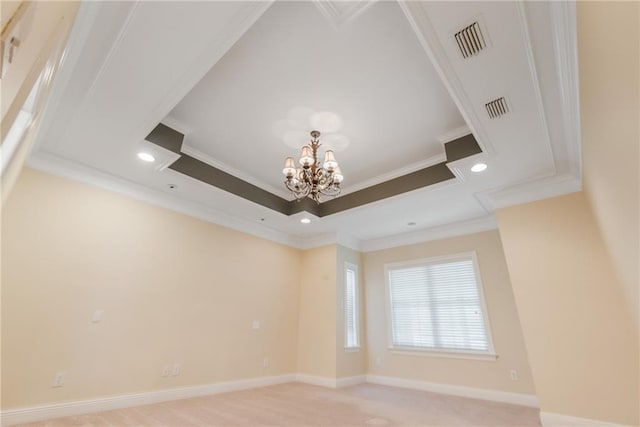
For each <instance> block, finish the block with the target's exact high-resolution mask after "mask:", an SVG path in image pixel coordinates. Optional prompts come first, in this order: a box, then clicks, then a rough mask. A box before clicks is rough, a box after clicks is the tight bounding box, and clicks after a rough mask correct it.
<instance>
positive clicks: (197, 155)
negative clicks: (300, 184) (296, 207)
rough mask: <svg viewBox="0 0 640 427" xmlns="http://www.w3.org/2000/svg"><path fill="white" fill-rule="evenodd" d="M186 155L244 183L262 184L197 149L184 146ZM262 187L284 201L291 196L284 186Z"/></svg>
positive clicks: (263, 185)
mask: <svg viewBox="0 0 640 427" xmlns="http://www.w3.org/2000/svg"><path fill="white" fill-rule="evenodd" d="M181 151H182V152H183V153H184V154H187V155H188V156H191V157H193V158H194V159H198V160H200V161H201V162H204V163H207V164H209V165H211V166H213V167H215V168H217V169H220V170H221V171H224V172H226V173H228V174H230V175H233V176H235V177H236V178H240V179H241V180H243V181H246V182H260V180H258V179H257V178H255V177H253V176H251V175H249V174H247V173H245V172H242V171H240V170H238V169H236V168H233V167H231V166H229V165H227V164H226V163H222V162H221V161H219V160H216V159H214V158H213V157H211V156H210V155H208V154H205V153H203V152H202V151H200V150H198V149H197V148H193V147H190V146H188V145H182V150H181ZM260 187H262V188H263V189H265V190H267V191H268V192H270V193H273V194H275V195H276V196H279V197H282V198H283V199H286V198H288V197H289V196H290V194H288V193H287V192H286V191H285V189H284V186H283V188H276V187H274V186H273V185H269V184H266V183H264V182H260Z"/></svg>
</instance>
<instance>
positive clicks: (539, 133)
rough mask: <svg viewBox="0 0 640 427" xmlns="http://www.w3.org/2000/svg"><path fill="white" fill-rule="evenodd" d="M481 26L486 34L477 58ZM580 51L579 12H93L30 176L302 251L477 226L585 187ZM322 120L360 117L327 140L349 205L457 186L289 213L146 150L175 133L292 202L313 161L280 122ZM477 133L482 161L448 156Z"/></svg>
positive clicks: (358, 8)
mask: <svg viewBox="0 0 640 427" xmlns="http://www.w3.org/2000/svg"><path fill="white" fill-rule="evenodd" d="M178 16H179V17H180V19H176V17H178ZM466 28H468V29H469V30H466V31H467V32H468V34H471V35H473V34H476V32H478V31H479V32H480V34H481V35H482V37H484V38H485V39H484V41H483V44H482V46H480V48H478V49H477V50H478V51H477V52H472V53H471V54H469V52H467V54H464V52H462V51H461V47H460V38H459V37H458V38H456V34H467V33H466V32H464V33H460V31H461V30H464V29H466ZM467 42H468V40H467ZM468 47H469V46H467V48H468ZM477 47H478V46H476V47H474V49H476V48H477ZM576 52H577V50H576V41H575V5H572V4H569V3H564V2H560V3H552V2H529V3H518V2H469V3H464V2H420V1H411V2H391V1H388V2H387V1H385V2H345V3H343V2H327V1H321V0H319V1H316V2H286V1H282V2H280V1H276V2H274V3H269V2H233V1H228V2H225V1H219V2H186V3H185V2H177V1H167V2H85V3H83V4H82V6H81V8H80V11H79V14H78V18H77V20H76V23H75V26H74V30H73V32H72V35H71V38H70V41H69V44H68V46H67V54H66V60H65V62H64V63H63V64H62V67H61V68H60V72H59V73H58V76H57V78H56V80H55V82H54V86H53V90H52V93H51V97H50V101H49V103H48V105H47V108H46V110H45V112H44V114H43V116H42V126H41V130H40V132H39V133H38V135H37V138H36V142H35V148H34V150H33V152H32V153H31V155H30V159H29V164H30V165H31V166H32V167H36V168H39V169H42V170H46V171H49V172H52V173H56V174H59V175H63V176H67V177H70V178H73V179H78V180H81V181H84V182H88V183H90V184H92V185H98V186H100V187H103V188H107V189H110V190H114V191H118V192H121V193H124V194H127V195H129V196H132V197H136V198H138V199H141V200H144V201H147V202H150V203H155V204H158V205H160V206H164V207H167V208H169V209H173V210H176V211H179V212H183V213H186V214H189V215H193V216H196V217H199V218H202V219H205V220H207V221H212V222H215V223H218V224H222V225H225V226H229V227H232V228H235V229H238V230H242V231H245V232H249V233H252V234H255V235H259V236H262V237H266V238H269V239H272V240H276V241H280V242H283V243H286V244H290V245H293V246H297V247H310V246H314V245H317V244H324V243H329V242H336V241H338V242H341V243H344V244H349V245H350V246H352V247H359V248H363V249H365V250H367V249H375V248H380V247H385V245H391V244H400V243H402V242H412V241H415V239H429V238H437V237H443V236H444V235H450V234H456V233H458V234H459V233H462V232H470V231H478V230H481V229H487V228H491V227H495V221H494V220H493V217H492V214H493V211H494V209H495V208H496V207H501V206H508V205H511V204H514V203H522V202H526V201H531V200H536V199H539V198H544V197H550V196H554V195H559V194H563V193H566V192H570V191H576V190H578V189H579V188H580V185H581V171H580V149H579V111H578V105H579V103H578V98H577V93H578V91H577V81H578V79H577V65H576V64H577V61H576ZM496 107H499V112H500V114H495V112H496V111H497V110H495V108H496ZM492 109H493V110H494V111H493V114H492ZM322 111H330V112H333V113H336V114H339V115H340V117H341V118H342V120H343V123H344V125H343V127H342V128H341V129H340V131H339V133H340V134H341V135H342V136H344V137H346V138H347V139H348V144H346V143H345V140H344V139H342V140H340V139H336V138H334V139H333V142H332V140H331V135H323V137H325V136H326V139H327V146H330V145H331V143H333V144H335V145H336V146H335V148H336V150H337V153H336V155H337V158H338V160H339V162H340V164H341V167H342V170H343V173H344V175H345V187H346V188H345V189H346V193H348V194H347V195H346V196H344V197H345V200H346V198H347V197H350V196H351V195H352V194H353V195H354V196H355V195H357V194H358V191H359V190H362V189H363V188H366V187H370V186H372V185H375V184H379V183H381V182H387V181H389V180H393V179H394V178H397V177H398V176H406V175H407V174H410V173H412V172H415V171H418V170H422V169H424V168H427V167H429V166H433V165H436V164H439V163H442V164H443V165H445V167H446V168H447V169H448V171H450V172H447V173H450V174H451V176H453V178H451V179H447V180H445V181H443V182H440V183H438V184H435V185H431V186H426V187H420V186H416V187H415V189H413V190H412V191H408V192H400V193H395V195H391V196H390V197H387V198H384V199H382V200H378V201H374V202H371V203H367V204H362V205H357V206H355V207H353V208H350V209H346V210H341V211H338V212H336V213H334V214H331V215H325V216H323V215H322V214H320V213H318V212H315V213H316V215H314V214H313V212H311V214H310V213H308V212H304V211H301V212H299V213H297V214H294V215H286V214H283V213H282V212H278V211H276V210H273V209H270V208H268V207H265V206H263V205H260V204H259V203H255V202H252V201H250V200H246V199H245V198H243V197H240V196H238V195H237V194H233V193H232V192H229V191H225V190H224V189H221V188H218V187H216V186H214V185H209V184H207V183H206V182H203V181H202V180H199V179H194V178H192V177H190V176H188V175H186V174H184V173H179V172H177V171H176V170H174V169H172V168H171V167H170V166H171V165H172V164H173V163H174V162H176V161H177V160H178V159H179V157H180V154H178V153H176V152H172V151H170V150H162V149H159V148H158V146H157V145H155V144H153V143H151V142H149V141H145V137H146V136H147V135H149V133H150V132H151V131H152V130H153V129H154V128H156V126H158V124H159V123H164V124H165V125H168V126H170V127H172V128H174V129H176V130H178V131H179V132H181V133H182V134H184V135H185V139H184V141H183V146H182V152H183V153H186V154H187V155H189V156H190V157H192V158H195V159H199V160H200V161H202V162H204V163H205V164H207V165H209V166H211V167H214V168H218V169H220V170H222V171H225V172H227V173H228V174H231V175H233V176H235V177H237V178H239V179H241V180H244V181H246V182H248V183H250V184H252V185H255V186H256V187H258V188H261V189H263V190H266V191H269V192H272V193H273V194H276V195H277V196H279V197H282V196H284V195H286V193H284V192H283V191H282V181H281V180H282V175H281V173H280V171H281V169H282V166H283V161H284V158H285V157H287V156H294V157H297V156H298V154H299V151H298V150H299V148H296V147H297V146H296V144H297V141H296V140H295V132H293V133H291V132H289V133H288V134H287V135H288V136H287V137H285V136H284V134H283V129H284V131H287V130H291V129H286V126H290V127H291V128H292V129H293V131H296V132H297V131H300V135H302V132H303V131H304V132H306V131H308V130H311V129H303V128H304V125H305V120H307V119H306V118H305V117H308V116H309V115H310V114H312V113H313V112H322ZM305 114H306V116H305ZM321 130H322V129H321ZM470 131H471V132H472V133H473V136H474V137H475V138H474V139H475V140H477V143H478V145H479V147H480V149H481V150H482V152H478V153H477V154H473V155H471V156H468V157H463V158H455V159H453V158H450V159H447V155H446V154H445V143H446V142H448V141H452V140H456V139H458V138H460V137H461V136H464V135H465V134H468V133H469V132H470ZM292 135H293V137H292ZM323 137H321V141H322V140H323ZM302 143H303V141H300V144H302ZM140 150H156V152H154V154H155V155H156V158H157V161H156V163H154V164H143V163H142V162H140V161H139V160H138V159H137V157H136V153H137V152H138V151H140ZM477 161H483V162H485V163H487V164H488V166H489V167H488V169H487V170H486V171H484V172H482V173H478V174H475V173H473V172H471V171H470V167H471V165H472V164H474V163H475V162H477ZM416 179H418V180H419V178H416ZM204 181H206V180H204ZM391 182H394V181H391ZM398 182H400V181H398ZM302 216H307V217H309V218H311V219H312V222H311V224H309V225H304V224H301V223H300V222H299V219H300V218H301V217H302ZM385 242H386V243H385Z"/></svg>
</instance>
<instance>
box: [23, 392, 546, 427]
mask: <svg viewBox="0 0 640 427" xmlns="http://www.w3.org/2000/svg"><path fill="white" fill-rule="evenodd" d="M538 412H539V411H538V410H537V409H534V408H528V407H525V406H516V405H508V404H504V403H494V402H487V401H483V400H474V399H467V398H462V397H453V396H446V395H441V394H436V393H427V392H422V391H415V390H407V389H401V388H395V387H386V386H380V385H373V384H361V385H357V386H353V387H349V388H344V389H339V390H331V389H326V388H322V387H317V386H312V385H307V384H299V383H290V384H282V385H277V386H271V387H264V388H259V389H251V390H244V391H238V392H233V393H225V394H216V395H212V396H206V397H198V398H193V399H185V400H178V401H173V402H165V403H158V404H154V405H146V406H138V407H133V408H126V409H119V410H114V411H108V412H100V413H95V414H88V415H79V416H75V417H69V418H59V419H56V420H51V421H42V422H39V423H33V424H25V425H29V426H51V427H58V426H258V425H261V426H393V425H410V426H539V425H540V421H539V417H538Z"/></svg>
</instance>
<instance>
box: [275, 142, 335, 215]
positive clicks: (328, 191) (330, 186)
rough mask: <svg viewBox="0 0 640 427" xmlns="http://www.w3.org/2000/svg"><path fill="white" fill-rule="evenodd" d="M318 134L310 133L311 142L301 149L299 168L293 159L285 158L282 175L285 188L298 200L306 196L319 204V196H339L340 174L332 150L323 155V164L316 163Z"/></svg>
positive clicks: (318, 143) (318, 145)
mask: <svg viewBox="0 0 640 427" xmlns="http://www.w3.org/2000/svg"><path fill="white" fill-rule="evenodd" d="M319 136H320V132H318V131H317V130H314V131H311V142H310V143H309V144H308V145H305V146H304V147H302V154H301V155H300V166H302V167H299V168H296V165H295V162H294V160H293V157H287V159H286V160H285V164H284V169H282V173H283V174H284V176H285V177H286V178H287V179H286V180H285V181H284V185H285V187H287V189H288V190H289V191H291V193H292V194H293V195H294V196H295V198H296V199H298V200H300V199H303V198H305V197H307V196H309V197H311V198H312V199H313V200H315V201H316V203H320V197H321V196H328V197H335V196H337V195H338V194H340V183H341V182H342V180H343V178H344V177H343V176H342V172H341V171H340V167H339V166H338V162H337V161H336V158H335V156H334V154H333V151H332V150H327V151H326V152H325V153H324V162H323V163H322V165H320V164H319V163H318V148H319V147H320V145H321V144H320V140H318V137H319Z"/></svg>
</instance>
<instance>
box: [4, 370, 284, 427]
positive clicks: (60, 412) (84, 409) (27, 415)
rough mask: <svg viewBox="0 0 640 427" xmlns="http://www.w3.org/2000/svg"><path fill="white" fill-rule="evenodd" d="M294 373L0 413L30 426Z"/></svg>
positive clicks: (261, 383)
mask: <svg viewBox="0 0 640 427" xmlns="http://www.w3.org/2000/svg"><path fill="white" fill-rule="evenodd" d="M295 379H296V375H295V374H286V375H278V376H272V377H257V378H249V379H243V380H235V381H227V382H222V383H213V384H203V385H196V386H190V387H181V388H172V389H167V390H158V391H149V392H142V393H135V394H123V395H118V396H110V397H100V398H97V399H90V400H81V401H75V402H62V403H53V404H49V405H42V406H34V407H26V408H18V409H10V410H7V411H3V412H2V413H0V422H1V424H2V426H8V425H13V424H23V423H31V422H36V421H42V420H48V419H53V418H61V417H70V416H74V415H80V414H87V413H91V412H102V411H110V410H112V409H120V408H128V407H131V406H140V405H149V404H152V403H160V402H166V401H170V400H180V399H188V398H191V397H198V396H206V395H211V394H219V393H227V392H231V391H238V390H245V389H250V388H257V387H265V386H270V385H276V384H284V383H289V382H292V381H295Z"/></svg>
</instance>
